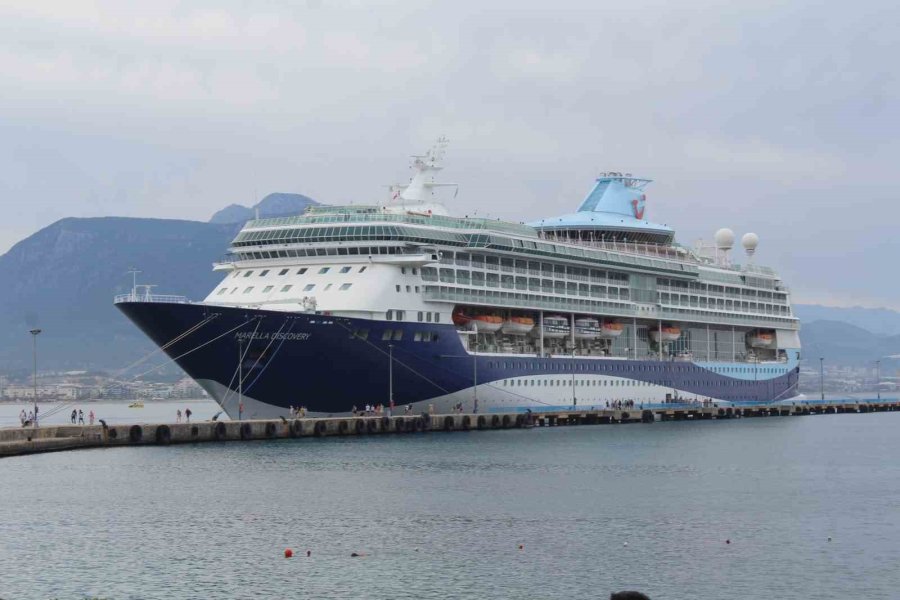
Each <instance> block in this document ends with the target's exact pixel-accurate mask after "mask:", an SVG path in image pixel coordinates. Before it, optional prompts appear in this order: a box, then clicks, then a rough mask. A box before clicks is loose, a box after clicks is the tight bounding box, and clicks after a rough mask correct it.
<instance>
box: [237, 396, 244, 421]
mask: <svg viewBox="0 0 900 600" xmlns="http://www.w3.org/2000/svg"><path fill="white" fill-rule="evenodd" d="M243 418H244V403H243V401H241V402H239V403H238V421H240V420H241V419H243Z"/></svg>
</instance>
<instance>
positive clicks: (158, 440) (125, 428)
mask: <svg viewBox="0 0 900 600" xmlns="http://www.w3.org/2000/svg"><path fill="white" fill-rule="evenodd" d="M898 410H900V402H898V401H897V400H893V399H892V400H886V401H868V402H835V403H818V404H798V405H786V404H779V405H757V406H747V407H727V408H726V407H718V406H673V407H668V408H646V409H641V408H630V409H600V410H575V409H572V410H566V411H554V412H536V413H489V414H449V415H429V414H422V415H416V416H411V415H395V416H390V417H388V416H357V417H350V416H346V417H326V418H301V419H275V420H246V421H200V422H194V423H142V424H130V425H129V424H119V425H108V426H107V425H105V424H100V425H54V426H46V427H15V428H12V427H11V428H3V429H0V457H9V456H18V455H23V454H35V453H42V452H55V451H61V450H74V449H79V448H101V447H112V446H139V445H168V444H190V443H200V442H231V441H250V440H272V439H280V438H301V437H328V436H354V435H355V436H361V435H378V434H403V433H407V434H412V433H425V432H452V431H479V430H496V429H514V428H518V429H522V428H530V427H541V426H574V425H612V424H627V423H645V424H646V423H654V422H657V421H684V420H717V419H736V418H761V417H791V416H808V415H823V414H854V413H855V414H858V413H869V412H888V411H898Z"/></svg>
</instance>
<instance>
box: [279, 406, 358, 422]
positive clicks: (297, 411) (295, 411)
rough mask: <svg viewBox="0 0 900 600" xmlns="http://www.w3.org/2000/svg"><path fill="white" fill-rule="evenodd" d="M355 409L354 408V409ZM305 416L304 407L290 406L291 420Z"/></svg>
mask: <svg viewBox="0 0 900 600" xmlns="http://www.w3.org/2000/svg"><path fill="white" fill-rule="evenodd" d="M354 408H355V407H354ZM305 416H306V407H305V406H291V418H292V419H299V418H301V417H305Z"/></svg>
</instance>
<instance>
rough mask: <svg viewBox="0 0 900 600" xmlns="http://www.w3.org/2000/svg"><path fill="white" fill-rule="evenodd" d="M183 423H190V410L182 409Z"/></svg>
mask: <svg viewBox="0 0 900 600" xmlns="http://www.w3.org/2000/svg"><path fill="white" fill-rule="evenodd" d="M184 421H185V423H190V422H191V409H189V408H186V409H184Z"/></svg>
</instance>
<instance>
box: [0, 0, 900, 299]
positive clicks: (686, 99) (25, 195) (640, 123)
mask: <svg viewBox="0 0 900 600" xmlns="http://www.w3.org/2000/svg"><path fill="white" fill-rule="evenodd" d="M128 4H129V3H126V2H123V1H111V2H102V1H99V2H82V1H80V0H65V1H60V2H43V1H40V0H29V1H27V2H25V1H14V2H9V1H6V0H0V202H2V205H3V207H4V210H3V218H2V219H0V252H5V251H6V250H7V249H8V248H9V247H10V246H11V245H12V244H14V243H15V242H17V241H19V240H20V239H22V238H24V237H26V236H28V235H30V234H31V233H33V232H34V231H36V230H37V229H39V228H41V227H45V226H47V225H49V224H50V223H52V222H54V221H56V220H57V219H60V218H63V217H67V216H83V217H87V216H106V215H124V216H153V217H167V218H184V219H199V220H206V219H208V218H209V216H210V215H211V214H212V213H213V212H215V211H216V210H218V209H220V208H222V207H223V206H225V205H227V204H230V203H233V202H237V203H242V204H252V203H253V202H255V201H256V200H257V199H258V198H259V197H261V196H263V195H265V194H266V193H268V192H273V191H284V192H300V193H304V194H307V195H310V196H312V197H314V198H316V199H318V200H320V201H322V202H328V203H332V202H350V201H355V202H375V201H381V200H382V199H383V198H384V197H385V193H386V192H385V188H384V187H383V186H385V185H387V184H390V183H393V182H395V181H401V180H405V179H406V178H407V176H408V156H409V155H410V154H413V153H419V152H422V151H424V150H425V149H426V148H427V147H428V146H429V145H430V144H431V143H432V141H433V140H434V139H435V138H436V137H437V136H439V135H446V136H447V137H449V138H450V140H451V145H450V148H449V150H448V153H447V159H446V170H445V172H444V174H445V177H446V180H448V181H454V182H458V183H459V184H460V185H461V189H460V193H459V196H458V197H457V198H456V199H455V200H454V201H453V202H452V203H451V205H450V209H451V211H452V212H454V213H455V214H460V215H462V214H467V213H469V214H471V213H473V212H474V211H475V210H476V209H477V210H478V211H479V213H480V214H485V213H489V214H490V215H492V216H498V217H502V218H504V219H509V220H513V221H520V220H531V219H535V218H541V217H546V216H552V215H553V214H558V213H563V212H571V211H572V210H573V209H574V208H575V207H576V206H577V205H578V203H579V202H580V200H581V199H582V197H583V196H584V195H585V193H586V192H587V191H588V190H589V188H590V186H591V184H592V181H593V179H594V177H595V176H596V174H597V173H598V172H599V171H601V170H621V171H626V170H627V171H629V172H632V173H635V174H639V175H641V176H644V177H649V178H652V179H654V180H655V182H654V183H653V184H651V186H650V187H648V189H647V193H648V208H647V217H648V218H650V219H652V220H656V221H658V222H662V223H666V224H669V225H671V226H673V227H675V229H676V230H677V231H678V232H679V235H678V237H679V239H680V240H681V241H682V242H683V243H689V244H690V243H693V241H694V240H695V239H696V238H697V237H700V236H704V237H707V238H710V237H711V236H712V233H713V232H714V231H715V229H717V228H718V227H721V226H728V227H731V228H732V229H734V230H735V232H737V234H738V236H740V235H741V234H742V233H743V232H746V231H755V232H756V233H758V234H759V236H760V239H761V242H760V248H759V251H758V254H757V257H758V258H757V261H758V262H760V263H763V264H770V265H772V266H774V267H775V268H777V269H778V270H779V271H780V272H781V273H782V274H783V276H784V278H785V280H786V282H787V283H788V284H789V285H790V286H791V287H792V288H793V290H794V296H795V300H796V301H800V302H817V303H824V304H833V305H853V304H862V305H869V306H889V307H894V308H900V276H898V269H897V261H898V259H900V227H898V221H900V219H898V216H900V204H898V202H897V200H898V189H900V185H898V184H900V170H898V168H897V166H898V165H897V163H898V157H900V153H898V150H900V142H898V140H900V135H898V133H900V122H898V117H900V102H898V91H900V89H898V88H900V86H898V80H897V64H896V61H897V57H898V56H900V42H898V35H897V31H898V23H900V10H898V9H897V8H896V6H897V4H896V2H893V1H884V2H865V1H863V2H837V1H834V2H828V3H823V2H790V3H784V2H769V1H767V0H753V1H750V0H743V1H741V0H730V1H724V2H702V1H700V2H698V1H685V2H668V1H649V2H647V1H642V0H636V1H635V0H631V1H629V2H627V3H623V2H615V3H609V4H608V6H603V3H601V2H590V1H587V2H565V1H555V2H546V3H540V4H538V3H529V2H523V1H522V0H516V1H512V2H486V1H484V0H480V1H476V2H467V1H454V2H446V3H434V4H430V3H427V2H423V1H415V2H413V1H410V2H402V3H400V2H398V3H392V2H377V3H376V2H337V1H333V0H308V1H307V2H306V3H303V2H271V1H266V0H258V1H254V2H248V1H229V0H215V1H214V2H172V1H169V0H155V1H154V2H143V3H140V5H137V4H136V3H135V5H134V6H132V7H130V8H129V6H128ZM488 5H490V6H491V8H485V6H488ZM623 5H627V8H623ZM673 6H678V8H673Z"/></svg>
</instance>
